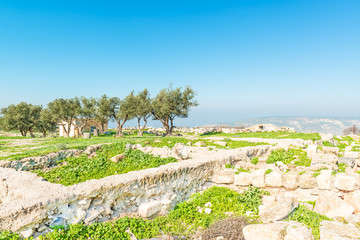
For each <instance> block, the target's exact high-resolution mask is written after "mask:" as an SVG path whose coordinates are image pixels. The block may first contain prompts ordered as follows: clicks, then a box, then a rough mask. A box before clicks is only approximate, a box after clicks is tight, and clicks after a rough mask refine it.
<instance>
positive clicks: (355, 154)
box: [344, 151, 359, 158]
mask: <svg viewBox="0 0 360 240" xmlns="http://www.w3.org/2000/svg"><path fill="white" fill-rule="evenodd" d="M344 157H350V158H359V152H353V151H345V152H344Z"/></svg>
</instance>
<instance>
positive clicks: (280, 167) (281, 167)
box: [275, 161, 289, 172]
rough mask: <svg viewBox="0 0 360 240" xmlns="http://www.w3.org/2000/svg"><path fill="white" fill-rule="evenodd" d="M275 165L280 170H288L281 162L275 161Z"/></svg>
mask: <svg viewBox="0 0 360 240" xmlns="http://www.w3.org/2000/svg"><path fill="white" fill-rule="evenodd" d="M275 165H276V166H277V167H278V168H279V170H280V171H282V172H286V171H288V170H289V168H288V166H286V165H285V164H284V163H283V162H280V161H278V162H276V163H275Z"/></svg>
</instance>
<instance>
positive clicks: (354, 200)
mask: <svg viewBox="0 0 360 240" xmlns="http://www.w3.org/2000/svg"><path fill="white" fill-rule="evenodd" d="M344 200H345V201H346V202H347V203H349V204H350V205H351V206H353V207H354V208H355V213H360V192H359V191H356V192H353V193H346V194H345V195H344Z"/></svg>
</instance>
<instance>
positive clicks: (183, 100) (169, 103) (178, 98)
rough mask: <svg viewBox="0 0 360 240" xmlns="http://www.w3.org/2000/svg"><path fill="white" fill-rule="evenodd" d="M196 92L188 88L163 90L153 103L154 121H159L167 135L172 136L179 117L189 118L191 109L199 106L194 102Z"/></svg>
mask: <svg viewBox="0 0 360 240" xmlns="http://www.w3.org/2000/svg"><path fill="white" fill-rule="evenodd" d="M194 98H195V91H194V90H193V89H192V88H191V87H190V86H187V87H186V88H185V89H184V90H183V91H182V89H181V88H175V89H173V88H172V87H171V86H170V88H165V89H162V90H161V91H160V92H159V93H158V95H157V96H156V97H155V99H154V100H153V102H152V114H153V116H154V120H159V121H160V122H161V123H162V124H163V126H164V128H165V131H166V133H165V135H172V134H173V129H174V119H175V118H177V117H180V118H187V117H188V116H189V111H190V108H191V107H195V106H197V105H198V103H197V101H195V100H194Z"/></svg>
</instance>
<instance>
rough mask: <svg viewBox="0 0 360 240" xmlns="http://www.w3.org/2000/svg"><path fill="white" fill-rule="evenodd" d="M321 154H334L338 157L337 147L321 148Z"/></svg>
mask: <svg viewBox="0 0 360 240" xmlns="http://www.w3.org/2000/svg"><path fill="white" fill-rule="evenodd" d="M322 149H323V152H324V153H325V154H334V155H336V156H338V155H339V148H338V147H327V146H323V147H322Z"/></svg>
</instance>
